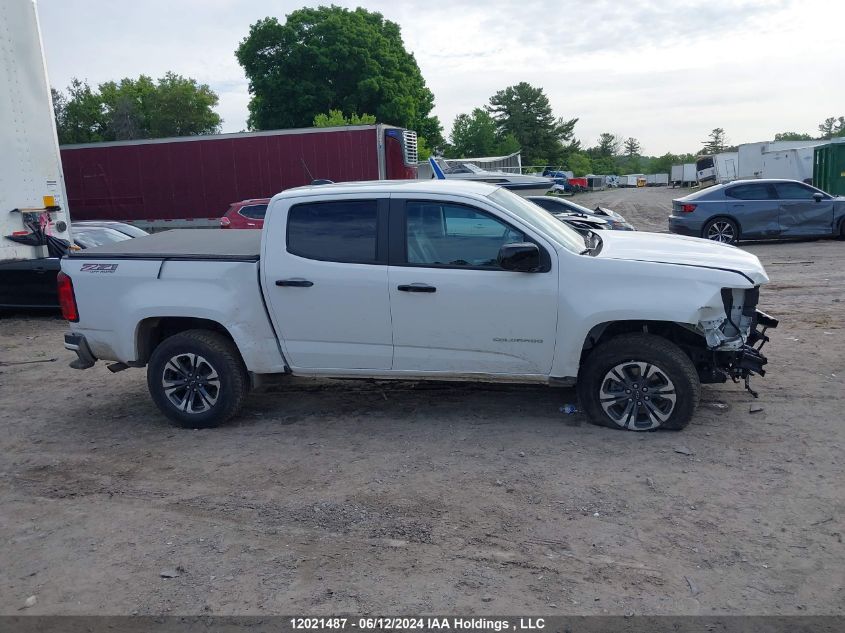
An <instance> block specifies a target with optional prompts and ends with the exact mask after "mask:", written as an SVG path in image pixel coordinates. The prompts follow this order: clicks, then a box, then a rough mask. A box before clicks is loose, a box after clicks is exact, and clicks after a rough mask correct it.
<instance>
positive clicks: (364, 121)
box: [314, 110, 376, 127]
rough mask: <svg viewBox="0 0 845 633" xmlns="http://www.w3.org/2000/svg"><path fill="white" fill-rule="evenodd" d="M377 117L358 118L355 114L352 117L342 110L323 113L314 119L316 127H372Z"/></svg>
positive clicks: (367, 115)
mask: <svg viewBox="0 0 845 633" xmlns="http://www.w3.org/2000/svg"><path fill="white" fill-rule="evenodd" d="M375 122H376V117H375V116H374V115H372V114H366V113H365V114H362V115H361V116H358V115H357V114H355V113H354V112H353V113H352V114H351V115H350V116H348V117H347V116H346V115H344V114H343V112H342V111H341V110H329V113H328V114H325V113H321V114H318V115H317V116H315V117H314V127H342V126H344V125H372V124H374V123H375Z"/></svg>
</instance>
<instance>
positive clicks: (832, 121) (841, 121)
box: [819, 116, 845, 140]
mask: <svg viewBox="0 0 845 633" xmlns="http://www.w3.org/2000/svg"><path fill="white" fill-rule="evenodd" d="M819 132H821V138H822V139H825V140H829V139H831V138H833V137H834V136H845V117H838V118H837V117H832V116H831V117H828V118H826V119H825V120H824V121H823V122H822V123H821V124H819Z"/></svg>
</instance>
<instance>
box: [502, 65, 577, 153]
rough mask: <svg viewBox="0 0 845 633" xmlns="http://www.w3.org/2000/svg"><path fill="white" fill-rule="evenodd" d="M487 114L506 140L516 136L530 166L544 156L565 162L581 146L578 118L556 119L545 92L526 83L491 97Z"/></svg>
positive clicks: (508, 88) (510, 87)
mask: <svg viewBox="0 0 845 633" xmlns="http://www.w3.org/2000/svg"><path fill="white" fill-rule="evenodd" d="M487 111H488V112H489V113H490V115H491V116H492V117H493V119H494V120H495V121H496V125H497V127H498V131H499V134H500V135H501V136H502V137H505V136H507V135H508V134H512V135H513V137H514V138H515V139H516V140H517V142H518V143H519V146H520V148H521V149H522V157H523V160H524V162H526V163H527V164H537V163H536V161H537V159H538V158H539V157H541V156H542V157H543V158H545V159H546V160H549V161H551V162H552V164H557V163H563V162H564V161H565V159H566V157H568V156H569V155H570V154H571V153H573V152H575V151H577V150H578V149H579V147H580V143H578V141H573V140H572V137H573V134H574V132H573V130H574V128H575V124H576V123H577V122H578V119H570V120H568V121H565V120H563V119H559V118H555V116H554V114H553V113H552V107H551V105H550V104H549V99H548V97H547V96H546V95H545V94H544V93H543V89H542V88H535V87H534V86H531V85H529V84H528V83H526V82H524V81H523V82H521V83H518V84H516V85H515V86H509V87H507V88H505V89H504V90H500V91H499V92H497V93H496V94H494V95H493V96H492V97H490V105H489V106H488V107H487Z"/></svg>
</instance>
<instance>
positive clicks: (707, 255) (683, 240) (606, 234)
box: [598, 231, 769, 285]
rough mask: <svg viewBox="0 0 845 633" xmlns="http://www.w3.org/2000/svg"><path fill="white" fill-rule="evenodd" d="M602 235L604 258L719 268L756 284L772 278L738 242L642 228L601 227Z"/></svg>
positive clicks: (754, 256)
mask: <svg viewBox="0 0 845 633" xmlns="http://www.w3.org/2000/svg"><path fill="white" fill-rule="evenodd" d="M601 239H602V248H601V251H600V252H599V254H598V257H599V258H602V259H622V260H629V261H640V262H655V263H659V264H678V265H681V266H696V267H699V268H716V269H719V270H731V271H735V272H738V273H740V274H742V275H745V276H746V277H748V278H749V279H751V280H752V281H753V283H754V284H755V285H757V284H765V283H767V282H768V281H769V278H768V276H767V275H766V271H765V269H764V268H763V265H762V264H761V263H760V260H759V259H757V256H756V255H752V254H751V253H749V252H747V251H744V250H742V249H740V248H737V247H736V246H729V245H727V244H720V243H719V242H713V241H711V240H704V239H701V238H698V237H683V236H680V235H666V234H663V233H646V232H643V231H636V232H634V231H602V233H601Z"/></svg>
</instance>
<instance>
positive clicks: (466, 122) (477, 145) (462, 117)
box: [447, 108, 519, 158]
mask: <svg viewBox="0 0 845 633" xmlns="http://www.w3.org/2000/svg"><path fill="white" fill-rule="evenodd" d="M451 137H452V144H451V146H449V151H448V152H447V154H448V156H449V157H450V158H470V157H479V156H501V155H506V154H512V153H513V152H517V151H519V141H517V140H516V138H515V137H514V136H513V134H506V135H505V136H502V134H501V133H500V131H499V128H498V125H497V124H496V121H495V120H494V119H493V117H492V116H491V115H490V113H489V112H487V111H486V110H484V109H482V108H475V109H474V110H473V111H472V113H471V114H459V115H458V116H456V117H455V122H454V123H453V124H452V134H451Z"/></svg>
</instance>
